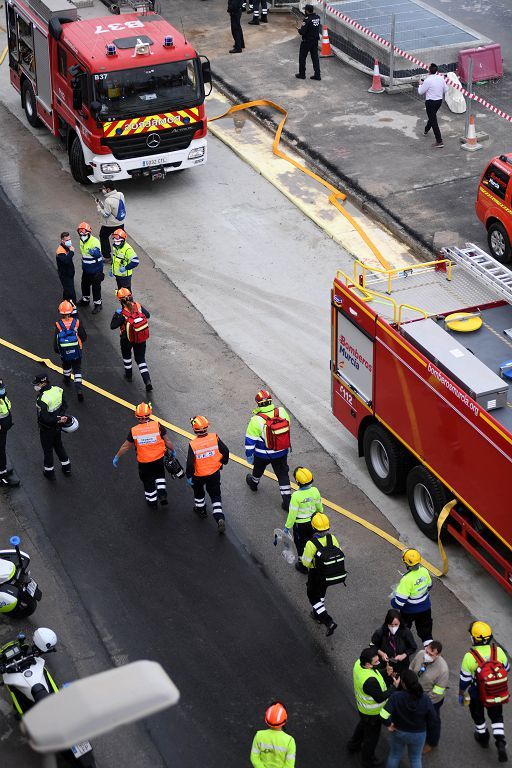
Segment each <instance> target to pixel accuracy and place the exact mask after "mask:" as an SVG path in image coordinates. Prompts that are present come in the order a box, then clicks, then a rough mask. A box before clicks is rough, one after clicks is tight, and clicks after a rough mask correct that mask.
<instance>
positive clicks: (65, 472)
mask: <svg viewBox="0 0 512 768" xmlns="http://www.w3.org/2000/svg"><path fill="white" fill-rule="evenodd" d="M61 469H62V474H63V475H66V477H69V476H70V474H71V464H65V465H64V466H63V467H61Z"/></svg>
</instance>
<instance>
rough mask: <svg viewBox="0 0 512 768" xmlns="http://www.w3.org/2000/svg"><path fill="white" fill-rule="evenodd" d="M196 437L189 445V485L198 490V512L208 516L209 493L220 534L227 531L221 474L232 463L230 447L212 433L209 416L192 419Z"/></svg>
mask: <svg viewBox="0 0 512 768" xmlns="http://www.w3.org/2000/svg"><path fill="white" fill-rule="evenodd" d="M190 423H191V424H192V429H193V430H194V433H195V435H196V437H195V438H194V439H193V440H192V441H191V442H190V443H189V446H188V455H187V467H186V470H185V473H186V476H187V483H188V484H189V485H190V487H191V488H193V489H194V512H197V513H198V515H199V516H200V517H206V494H205V491H208V495H209V497H210V499H211V502H212V514H213V517H214V519H215V522H216V523H217V529H218V531H219V533H224V531H225V530H226V522H225V517H224V512H223V510H222V498H221V493H220V471H221V469H222V467H223V466H224V465H226V464H227V463H228V461H229V448H227V446H226V445H224V443H223V442H222V440H221V439H220V437H219V436H218V435H216V434H215V432H208V427H209V425H210V424H209V421H208V419H207V418H206V416H194V418H193V419H190Z"/></svg>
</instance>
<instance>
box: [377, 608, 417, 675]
mask: <svg viewBox="0 0 512 768" xmlns="http://www.w3.org/2000/svg"><path fill="white" fill-rule="evenodd" d="M371 645H374V646H375V647H376V648H377V653H378V654H379V658H380V661H381V663H380V665H379V671H380V672H381V674H382V675H383V676H384V679H385V681H386V683H388V685H389V684H390V682H391V678H390V676H389V674H388V671H387V669H388V665H389V666H390V667H391V668H392V669H393V672H395V673H396V674H398V675H400V674H401V673H402V672H403V671H404V670H405V669H407V668H408V667H409V658H410V656H412V654H413V653H415V652H416V650H417V648H416V643H415V642H414V638H413V636H412V632H411V630H410V629H408V628H407V627H406V626H405V624H402V622H401V617H400V611H396V610H395V609H394V608H390V609H389V611H388V612H387V613H386V618H385V619H384V624H383V625H382V626H381V627H379V629H377V630H376V631H375V632H374V633H373V635H372V640H371Z"/></svg>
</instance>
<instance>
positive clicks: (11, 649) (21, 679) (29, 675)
mask: <svg viewBox="0 0 512 768" xmlns="http://www.w3.org/2000/svg"><path fill="white" fill-rule="evenodd" d="M32 640H33V642H32V644H29V643H26V642H25V635H24V634H23V633H22V632H20V634H19V635H18V636H17V638H16V640H11V641H9V642H8V643H5V645H2V646H1V647H0V685H5V686H6V688H7V690H8V691H9V695H10V697H11V703H12V706H13V708H14V712H15V716H16V717H17V719H18V720H21V718H22V717H23V715H24V714H25V712H27V711H28V710H29V709H30V708H31V707H33V706H34V704H36V703H37V702H38V701H41V699H44V698H46V696H50V694H52V693H57V691H58V690H59V686H58V685H57V683H56V682H55V680H54V679H53V677H52V675H51V674H50V672H49V670H48V668H47V666H46V661H45V660H44V659H43V658H42V657H43V656H45V655H46V654H48V653H55V646H56V645H57V635H56V634H55V632H54V631H53V630H51V629H48V628H46V627H39V629H36V631H35V632H34V635H33V637H32ZM60 757H61V760H62V759H64V760H65V761H66V765H69V763H70V760H71V761H72V764H73V765H80V766H83V768H94V766H95V765H96V762H95V759H94V755H93V754H92V746H91V744H90V743H89V742H88V741H82V742H81V743H80V744H75V745H74V746H72V747H71V749H70V750H68V751H66V752H65V753H62V755H60Z"/></svg>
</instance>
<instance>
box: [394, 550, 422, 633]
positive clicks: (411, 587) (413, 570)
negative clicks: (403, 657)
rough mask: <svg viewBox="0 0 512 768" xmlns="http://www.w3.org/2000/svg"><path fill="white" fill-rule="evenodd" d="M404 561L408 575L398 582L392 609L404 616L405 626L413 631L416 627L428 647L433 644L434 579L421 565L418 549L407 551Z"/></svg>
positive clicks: (403, 556)
mask: <svg viewBox="0 0 512 768" xmlns="http://www.w3.org/2000/svg"><path fill="white" fill-rule="evenodd" d="M402 560H403V561H404V563H405V565H406V567H407V573H406V574H405V575H404V576H402V578H401V579H400V581H399V582H398V584H397V586H396V589H395V593H394V595H393V597H392V598H391V607H392V608H396V609H397V610H398V611H400V613H401V614H402V618H403V620H404V624H405V625H406V626H407V627H409V629H411V627H412V625H413V623H414V624H415V625H416V632H417V633H418V637H419V638H420V639H421V640H422V641H423V645H424V646H427V645H429V644H430V643H431V642H432V609H431V605H430V590H431V589H432V579H431V578H430V573H429V572H428V571H427V569H426V568H425V567H424V566H423V565H421V555H420V553H419V552H418V551H417V550H416V549H406V550H405V552H404V553H403V555H402Z"/></svg>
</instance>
